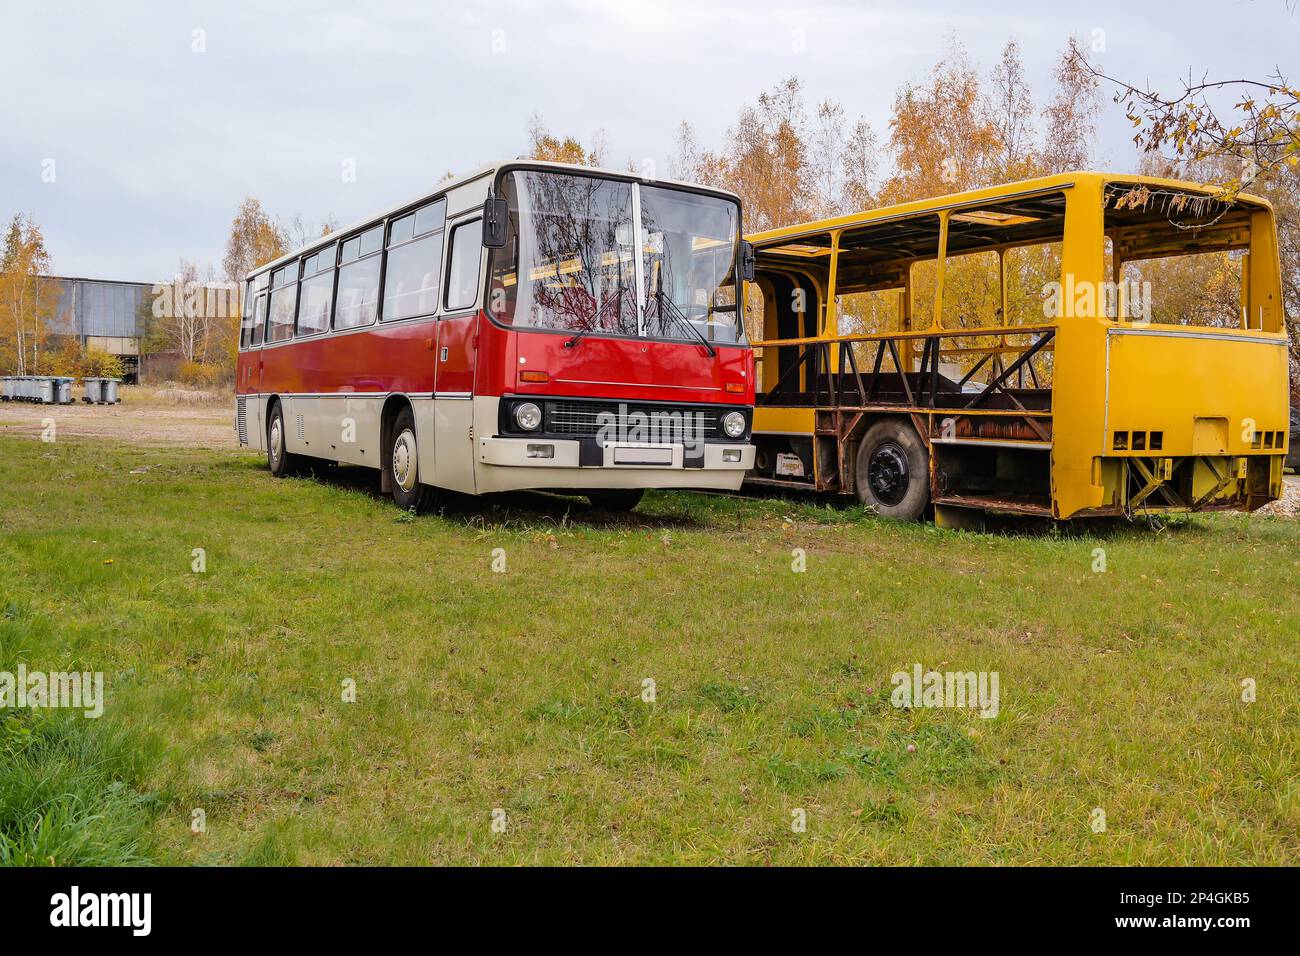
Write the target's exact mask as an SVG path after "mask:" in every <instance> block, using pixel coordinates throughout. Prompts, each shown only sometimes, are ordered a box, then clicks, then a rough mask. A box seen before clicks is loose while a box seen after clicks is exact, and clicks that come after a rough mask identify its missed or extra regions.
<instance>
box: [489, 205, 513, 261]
mask: <svg viewBox="0 0 1300 956" xmlns="http://www.w3.org/2000/svg"><path fill="white" fill-rule="evenodd" d="M509 217H510V209H509V207H508V206H507V205H506V201H505V200H504V199H490V198H489V199H486V200H484V202H483V245H484V246H486V247H487V248H489V249H504V248H505V247H506V220H507V219H508V218H509Z"/></svg>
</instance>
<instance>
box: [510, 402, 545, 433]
mask: <svg viewBox="0 0 1300 956" xmlns="http://www.w3.org/2000/svg"><path fill="white" fill-rule="evenodd" d="M515 424H516V425H518V426H519V427H520V428H522V429H523V430H524V431H526V432H535V431H537V429H539V428H541V427H542V410H541V409H540V408H538V407H537V406H536V405H535V404H534V403H532V402H520V403H519V404H518V405H516V406H515Z"/></svg>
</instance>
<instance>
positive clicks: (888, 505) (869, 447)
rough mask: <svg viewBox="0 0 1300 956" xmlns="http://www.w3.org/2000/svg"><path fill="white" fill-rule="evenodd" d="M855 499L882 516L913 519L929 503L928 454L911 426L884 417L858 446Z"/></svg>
mask: <svg viewBox="0 0 1300 956" xmlns="http://www.w3.org/2000/svg"><path fill="white" fill-rule="evenodd" d="M854 484H855V485H856V486H857V493H858V501H860V502H862V504H863V505H864V506H865V507H868V508H870V509H872V510H873V511H875V512H876V514H878V515H880V516H882V517H885V518H897V519H899V520H902V521H915V520H916V519H917V518H919V517H921V515H922V514H924V513H925V509H926V506H927V505H928V504H929V503H930V456H929V454H928V453H927V451H926V447H925V443H924V442H922V441H921V436H920V435H918V434H917V433H916V429H914V428H913V427H912V426H911V425H909V424H907V423H905V422H901V421H899V420H897V419H892V418H885V419H881V420H880V421H878V422H876V423H875V424H874V425H872V426H871V427H870V428H868V429H867V433H866V434H865V435H863V436H862V443H861V444H860V445H859V446H858V466H857V474H856V476H855V481H854Z"/></svg>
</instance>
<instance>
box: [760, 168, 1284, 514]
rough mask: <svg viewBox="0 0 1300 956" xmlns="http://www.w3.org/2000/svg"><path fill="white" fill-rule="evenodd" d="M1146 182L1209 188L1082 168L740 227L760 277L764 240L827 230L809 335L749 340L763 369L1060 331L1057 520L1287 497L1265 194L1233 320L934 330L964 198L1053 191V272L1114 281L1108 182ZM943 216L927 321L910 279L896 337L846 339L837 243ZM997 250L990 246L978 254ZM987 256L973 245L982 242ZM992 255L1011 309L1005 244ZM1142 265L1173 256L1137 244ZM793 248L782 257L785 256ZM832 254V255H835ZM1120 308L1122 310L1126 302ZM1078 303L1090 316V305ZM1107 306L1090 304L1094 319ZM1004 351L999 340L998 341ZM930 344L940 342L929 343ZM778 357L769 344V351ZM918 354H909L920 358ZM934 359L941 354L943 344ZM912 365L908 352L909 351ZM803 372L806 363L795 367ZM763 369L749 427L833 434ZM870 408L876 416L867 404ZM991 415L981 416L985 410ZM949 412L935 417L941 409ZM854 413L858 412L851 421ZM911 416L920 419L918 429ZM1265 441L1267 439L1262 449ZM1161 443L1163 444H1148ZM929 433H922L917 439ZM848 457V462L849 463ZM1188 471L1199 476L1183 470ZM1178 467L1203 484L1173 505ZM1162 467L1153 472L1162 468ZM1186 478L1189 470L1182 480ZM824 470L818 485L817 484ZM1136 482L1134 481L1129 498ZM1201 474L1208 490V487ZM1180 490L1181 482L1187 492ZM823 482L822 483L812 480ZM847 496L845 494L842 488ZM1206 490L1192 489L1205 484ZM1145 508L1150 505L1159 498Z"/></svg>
mask: <svg viewBox="0 0 1300 956" xmlns="http://www.w3.org/2000/svg"><path fill="white" fill-rule="evenodd" d="M1117 184H1119V185H1124V186H1130V185H1131V186H1134V187H1146V188H1147V189H1149V190H1151V191H1152V192H1157V191H1162V190H1175V191H1178V192H1180V193H1191V194H1197V195H1204V196H1207V197H1210V196H1213V194H1214V191H1213V189H1211V188H1209V187H1204V186H1201V185H1197V184H1194V183H1188V182H1182V181H1178V180H1167V179H1156V178H1152V177H1143V176H1130V175H1126V174H1109V173H1103V172H1077V173H1066V174H1061V175H1057V176H1049V177H1043V178H1039V179H1033V180H1027V181H1022V182H1017V183H1010V184H1006V185H1001V186H994V187H989V188H986V189H979V190H972V191H969V192H964V193H959V194H955V195H949V196H940V197H935V198H932V199H925V200H920V201H917V202H911V203H905V204H901V205H897V206H890V207H885V208H881V209H875V210H870V211H866V212H859V213H853V214H850V215H846V216H839V217H835V218H831V219H825V220H821V221H818V222H811V223H805V224H801V225H794V226H788V227H785V228H781V229H774V230H770V231H767V232H762V233H757V234H754V235H751V236H749V239H750V241H751V242H753V243H754V245H755V247H756V249H757V252H758V256H759V262H760V272H761V271H762V255H763V251H764V249H766V248H773V247H777V246H782V245H785V244H789V243H791V242H793V241H796V240H798V239H799V238H802V237H808V238H812V237H824V236H827V235H829V237H830V247H829V249H818V250H816V251H807V252H802V253H800V255H806V256H807V259H808V261H809V262H810V263H811V262H816V263H818V268H819V269H821V268H823V267H824V268H825V269H826V281H825V288H824V289H823V288H821V287H820V284H818V293H819V295H820V296H821V304H822V314H821V315H820V316H818V319H819V321H818V323H817V326H816V327H817V329H818V334H816V335H815V336H810V337H801V338H791V339H764V340H760V341H757V342H755V343H753V344H754V348H755V350H756V354H757V355H758V356H759V357H760V363H762V362H763V360H764V359H768V360H769V361H770V360H771V358H769V357H772V358H774V357H775V354H776V353H775V348H776V347H778V346H783V347H784V346H808V345H813V344H816V343H827V345H828V349H829V350H830V351H828V353H827V354H830V355H832V358H833V361H835V360H836V359H835V356H836V353H837V352H838V349H839V348H840V347H841V346H842V345H844V344H847V343H853V342H872V341H879V340H885V339H895V340H899V339H901V340H909V339H913V340H915V339H925V338H926V337H927V336H939V337H941V338H947V337H962V338H971V337H974V336H985V335H1002V336H1006V335H1026V334H1028V333H1036V332H1045V331H1047V330H1049V329H1050V330H1051V331H1052V332H1053V339H1054V340H1053V342H1052V346H1053V350H1054V358H1053V373H1052V385H1051V389H1052V395H1051V413H1050V418H1051V423H1050V424H1051V441H1050V448H1051V450H1050V455H1051V466H1050V471H1051V508H1050V510H1051V514H1052V515H1053V516H1054V517H1057V518H1069V517H1072V516H1077V515H1089V514H1113V513H1128V514H1133V513H1141V512H1143V511H1147V510H1151V509H1153V508H1155V509H1157V510H1202V509H1206V508H1215V507H1249V508H1253V507H1258V506H1259V505H1261V504H1263V503H1265V502H1266V501H1268V500H1271V499H1272V498H1275V497H1277V496H1278V495H1279V494H1280V492H1281V466H1280V463H1281V459H1282V456H1284V454H1285V452H1286V436H1287V433H1288V407H1287V403H1288V390H1287V350H1286V341H1287V338H1286V332H1285V321H1284V317H1283V307H1282V296H1281V283H1280V265H1279V257H1278V245H1277V229H1276V223H1275V220H1274V214H1273V209H1272V207H1271V205H1270V204H1269V203H1268V201H1267V200H1265V199H1262V198H1260V197H1255V196H1248V195H1243V196H1241V197H1239V198H1238V200H1237V203H1238V204H1239V205H1244V206H1246V207H1248V208H1249V209H1250V210H1251V215H1250V229H1249V236H1248V237H1246V238H1245V239H1244V240H1242V241H1243V242H1246V243H1248V247H1247V253H1246V255H1245V256H1244V257H1243V262H1244V265H1243V269H1242V308H1243V316H1244V317H1245V318H1244V321H1243V327H1242V328H1231V329H1225V328H1203V327H1195V326H1185V325H1166V324H1153V323H1145V322H1133V321H1128V320H1125V319H1124V318H1123V315H1124V313H1123V312H1121V313H1120V317H1119V318H1107V317H1105V316H1104V315H1099V314H1078V309H1077V307H1076V302H1075V301H1074V300H1073V299H1071V298H1068V297H1063V301H1062V303H1061V304H1062V311H1061V314H1060V317H1059V319H1058V320H1057V321H1054V322H1051V323H1047V324H1043V325H1040V326H1019V325H1015V326H1000V327H996V328H978V329H956V330H954V329H945V328H943V325H942V321H943V315H942V309H943V283H944V271H945V268H944V263H945V259H946V258H947V244H948V243H947V240H948V231H949V223H950V220H951V217H952V216H953V215H954V214H955V213H960V211H961V209H963V208H965V207H973V206H982V205H988V204H991V203H996V202H998V201H1002V200H1007V199H1010V198H1013V197H1021V196H1031V195H1033V194H1038V193H1041V194H1044V195H1048V194H1055V193H1058V192H1059V193H1062V194H1063V195H1064V197H1065V223H1064V238H1063V241H1062V243H1061V277H1062V279H1063V280H1064V278H1065V277H1067V276H1069V277H1071V278H1072V281H1073V283H1074V284H1075V286H1076V287H1082V284H1083V283H1093V284H1094V286H1093V287H1094V288H1095V289H1099V288H1101V287H1102V286H1103V284H1104V283H1105V281H1106V280H1107V279H1110V278H1112V276H1118V274H1119V270H1120V268H1121V267H1122V262H1123V254H1124V250H1122V249H1120V248H1119V247H1118V244H1115V245H1116V248H1115V254H1114V256H1113V262H1114V265H1113V268H1114V270H1115V271H1114V272H1113V273H1110V274H1108V269H1107V261H1106V258H1107V256H1106V247H1105V242H1106V238H1107V236H1106V227H1105V207H1104V199H1105V196H1106V191H1107V188H1108V187H1109V186H1112V185H1117ZM936 214H937V215H938V217H939V247H938V251H937V256H936V259H935V262H936V270H935V297H934V310H933V314H932V315H931V316H930V321H929V323H928V326H927V327H926V328H924V329H918V328H915V327H911V328H909V327H908V326H907V323H908V322H909V321H910V322H913V323H914V322H915V321H916V319H917V317H916V316H915V315H914V314H913V309H912V306H913V305H914V302H915V298H914V296H915V289H914V288H912V283H911V281H910V278H909V279H908V283H907V287H906V288H905V289H904V290H903V291H904V295H905V296H906V299H907V302H906V308H903V309H900V320H901V321H902V322H903V323H904V328H903V330H902V331H900V332H898V333H896V334H889V333H873V334H860V335H839V334H838V329H837V328H835V327H834V324H835V322H836V310H835V291H836V282H837V278H838V272H839V252H840V241H841V237H842V236H843V234H844V233H845V231H846V230H849V229H852V228H855V227H859V226H864V225H870V224H875V223H883V222H887V221H890V220H897V219H906V218H911V217H921V216H932V215H936ZM986 248H990V247H986ZM981 251H982V250H981ZM996 251H997V252H998V255H999V273H1000V275H1001V277H1002V279H1003V282H1002V297H1003V311H1002V314H1003V316H1005V315H1006V294H1007V292H1006V282H1005V278H1006V261H1005V252H1006V250H1005V248H998V249H997V250H996ZM1140 251H1141V252H1142V256H1141V257H1142V258H1148V257H1150V256H1152V255H1162V254H1170V253H1169V252H1162V251H1160V249H1159V248H1157V247H1154V246H1153V247H1150V248H1147V247H1142V248H1141V250H1140ZM787 257H788V253H787ZM828 257H829V258H828ZM1121 308H1123V305H1122V304H1121ZM1085 311H1086V310H1085ZM1097 311H1100V310H1094V312H1097ZM1003 344H1004V345H1005V338H1004V339H1003ZM935 348H936V349H938V348H940V346H935ZM769 349H770V350H771V351H767V350H769ZM913 354H914V353H913ZM943 354H948V352H947V350H944V351H943ZM909 361H910V360H909ZM800 374H801V375H802V374H803V373H802V372H801V373H800ZM769 379H770V376H769V377H767V378H765V377H764V375H763V374H762V372H761V371H760V376H759V385H760V405H759V407H758V408H757V409H756V411H755V423H754V427H755V432H756V433H758V434H760V435H761V434H763V433H781V434H789V435H799V436H807V437H809V438H812V437H813V436H814V435H815V434H830V433H831V432H829V431H828V430H827V427H826V426H825V425H823V427H822V429H821V431H820V432H819V430H818V413H820V412H823V411H827V409H823V408H816V409H815V408H809V407H805V406H780V405H763V404H761V400H762V399H761V396H762V394H763V393H764V390H765V389H769V388H771V386H772V384H773V383H772V381H771V380H769ZM866 411H867V412H871V411H873V409H866ZM874 411H888V412H889V413H892V414H898V413H899V412H900V411H902V412H906V413H908V414H914V415H918V416H931V415H934V414H936V413H935V412H933V411H932V410H927V409H923V408H905V409H901V410H900V409H898V408H894V409H889V410H883V409H874ZM990 413H991V410H985V411H983V412H977V413H975V414H984V415H988V414H990ZM939 414H942V413H939ZM855 422H856V419H855ZM918 423H919V422H918ZM1260 434H1266V435H1268V436H1269V437H1268V439H1267V442H1266V443H1265V442H1262V441H1261V440H1260V438H1259V437H1258V436H1259V435H1260ZM1121 435H1123V437H1124V441H1125V443H1126V445H1127V442H1128V436H1135V437H1134V442H1136V440H1137V439H1136V436H1138V435H1141V436H1142V441H1143V442H1144V447H1142V448H1135V447H1123V448H1121V447H1120V438H1121ZM1156 435H1158V436H1160V439H1161V441H1160V447H1159V448H1158V449H1153V448H1147V447H1145V442H1147V441H1151V440H1154V439H1153V438H1150V437H1148V436H1156ZM924 437H926V438H927V440H928V438H929V436H928V435H927V436H924ZM843 460H844V459H843V455H841V461H843ZM1186 469H1191V470H1192V471H1194V472H1195V474H1192V473H1191V472H1190V471H1186ZM1176 474H1181V475H1184V480H1185V481H1189V482H1190V486H1191V487H1193V488H1195V489H1196V490H1197V491H1198V494H1197V495H1196V496H1195V497H1194V498H1193V500H1191V501H1181V500H1179V499H1178V498H1177V496H1174V495H1171V494H1158V493H1157V492H1160V491H1161V489H1165V490H1166V491H1167V490H1168V489H1169V488H1170V487H1171V485H1170V482H1172V481H1173V480H1174V478H1175V475H1176ZM1162 475H1163V476H1164V477H1163V478H1161V477H1160V476H1162ZM1188 476H1190V477H1188ZM820 477H821V476H818V478H819V481H820ZM1134 482H1136V483H1137V486H1138V487H1139V488H1140V490H1139V491H1138V492H1137V494H1131V492H1130V489H1131V488H1132V487H1134ZM1207 483H1208V484H1207ZM1185 486H1186V485H1185ZM819 487H820V484H819ZM841 490H845V489H841ZM1203 490H1205V491H1209V492H1210V493H1209V494H1207V495H1201V494H1199V492H1201V491H1203ZM1153 502H1156V503H1155V504H1153Z"/></svg>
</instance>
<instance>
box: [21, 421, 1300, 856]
mask: <svg viewBox="0 0 1300 956" xmlns="http://www.w3.org/2000/svg"><path fill="white" fill-rule="evenodd" d="M372 485H373V483H372V482H371V481H370V480H369V479H368V478H367V477H365V476H364V475H362V476H361V477H358V476H357V475H349V474H346V473H344V474H342V475H341V476H339V477H336V478H332V479H330V480H328V481H311V480H285V481H278V480H276V479H273V478H272V477H270V475H269V474H268V473H267V472H266V471H265V469H264V467H263V465H262V464H261V462H260V461H259V460H258V459H256V458H254V457H251V456H249V455H247V454H241V453H237V452H227V451H220V450H206V451H200V450H186V449H167V448H139V447H133V446H131V445H127V444H121V443H117V442H113V441H109V440H104V439H71V440H61V441H59V442H58V443H56V444H43V443H41V442H39V441H35V440H33V439H32V438H30V437H0V670H9V671H13V670H14V669H15V668H16V667H17V665H18V663H20V662H22V663H25V664H26V665H27V667H28V668H29V669H42V670H46V671H55V670H72V669H77V670H90V671H103V672H104V674H105V680H106V697H107V702H106V707H105V714H104V716H103V717H102V718H100V719H99V720H90V719H86V718H84V717H82V716H80V714H79V713H78V714H69V713H67V712H65V711H39V712H31V711H26V710H24V711H17V710H12V711H8V712H5V711H0V862H4V861H8V862H19V863H21V862H38V863H47V862H51V861H52V862H55V863H79V862H88V863H100V862H148V861H154V862H168V863H236V864H237V863H310V864H334V863H341V864H349V863H411V864H423V863H489V864H514V863H580V862H581V863H594V864H606V863H715V862H726V863H736V864H767V863H777V864H799V863H841V864H862V863H896V864H906V863H946V864H966V863H970V864H996V863H1016V864H1029V863H1061V864H1095V863H1146V864H1172V863H1199V864H1236V863H1274V864H1282V863H1291V862H1294V860H1295V856H1296V853H1297V851H1300V783H1298V782H1297V781H1298V780H1300V730H1298V729H1297V728H1298V727H1300V724H1298V722H1297V717H1298V716H1300V715H1298V714H1297V701H1298V700H1300V654H1297V651H1296V638H1297V634H1300V597H1298V596H1297V593H1296V580H1297V577H1298V575H1300V522H1296V521H1288V520H1284V519H1275V518H1260V517H1255V518H1248V517H1245V516H1222V517H1214V518H1198V519H1195V520H1192V521H1188V522H1184V523H1180V524H1177V525H1174V526H1170V527H1166V528H1164V529H1161V530H1155V529H1151V528H1148V527H1145V526H1138V527H1129V526H1124V525H1119V526H1117V525H1108V526H1099V527H1093V528H1084V529H1077V528H1076V529H1072V530H1068V531H1065V532H1050V531H1048V530H1045V529H1043V528H1042V527H1032V528H1024V529H1020V530H1018V531H1015V532H1011V533H1009V532H1006V531H1004V532H1002V533H998V534H967V533H957V532H946V531H939V530H936V529H934V528H933V527H929V526H925V525H898V524H891V523H887V522H882V521H880V520H877V519H874V518H872V517H870V516H867V515H864V514H863V513H862V512H861V511H860V510H857V509H843V508H838V507H829V506H825V505H823V504H819V503H816V502H812V501H808V500H803V501H788V500H781V499H761V500H737V499H728V498H723V497H716V496H703V495H691V494H654V495H650V496H648V497H647V499H646V501H645V503H644V504H643V505H642V507H641V509H640V510H639V511H638V512H637V513H635V514H633V515H631V516H616V515H611V514H606V513H602V512H596V511H593V510H591V509H590V508H588V507H587V506H586V504H585V503H583V502H578V501H566V500H564V499H558V498H547V497H544V496H528V495H524V496H516V497H512V498H509V499H505V500H503V501H496V502H492V501H487V500H482V501H472V502H468V503H467V502H465V501H457V502H453V503H451V504H450V505H449V507H448V508H447V510H445V511H444V512H443V513H442V514H440V515H429V516H423V517H419V518H415V517H413V516H411V515H406V514H402V513H400V512H398V511H396V510H395V509H394V508H393V506H392V505H391V504H390V503H388V502H386V501H384V500H381V499H379V498H378V497H377V496H376V494H375V493H374V491H373V490H372ZM195 548H202V549H204V550H205V552H206V571H205V572H204V573H196V572H195V571H194V570H193V569H192V562H193V561H194V556H193V549H195ZM1098 548H1100V549H1104V558H1105V563H1106V568H1107V570H1106V571H1105V573H1096V572H1094V570H1093V567H1094V563H1095V562H1096V560H1097V558H1098V555H1097V553H1096V549H1098ZM494 549H503V553H504V559H505V562H506V569H505V571H504V572H503V573H495V572H494V571H493V570H492V562H493V559H494ZM794 549H803V550H804V552H805V554H806V571H804V572H802V573H796V572H795V571H793V570H792V562H793V561H794V558H793V557H792V551H794ZM496 556H497V558H498V559H499V558H500V557H501V556H502V553H501V552H497V554H496ZM915 663H920V664H922V665H923V666H925V667H926V668H931V667H933V668H936V669H938V670H941V671H942V670H960V671H997V672H998V673H999V675H1000V712H999V714H998V716H997V717H996V718H995V719H983V718H981V717H979V716H978V715H977V714H976V713H975V712H974V711H971V710H954V709H921V708H918V709H900V708H895V707H893V706H891V704H890V691H891V686H890V675H891V674H893V673H894V672H895V671H900V670H906V671H910V670H911V668H912V666H913V664H915ZM1247 678H1250V679H1253V680H1254V681H1255V685H1256V688H1257V699H1256V700H1255V701H1254V702H1253V703H1246V702H1243V700H1242V681H1243V680H1244V679H1247ZM646 679H651V680H653V681H654V691H655V694H654V696H655V700H654V702H653V703H647V702H644V701H643V699H642V696H643V687H644V686H645V685H644V684H643V682H644V681H645V680H646ZM350 681H352V682H355V698H356V699H355V702H347V701H345V700H344V699H343V698H344V696H345V691H346V688H347V686H350V685H349V684H348V683H347V682H350ZM1094 808H1101V809H1102V810H1104V812H1105V819H1106V829H1105V830H1104V831H1103V832H1095V831H1094V829H1093V827H1092V826H1091V825H1090V822H1091V820H1092V819H1093V817H1092V813H1093V811H1094ZM497 809H499V810H501V811H504V831H503V832H496V831H495V830H494V828H493V820H494V816H493V813H494V810H497ZM195 810H202V811H203V814H204V816H205V820H206V831H205V832H202V833H198V834H195V833H193V832H192V829H191V822H192V820H193V819H194V811H195ZM797 810H802V811H803V812H804V815H805V817H806V830H805V831H804V832H795V829H794V828H793V827H792V821H794V820H795V818H796V816H797V815H796V814H795V811H797ZM497 819H498V820H500V819H501V817H500V815H498V817H497Z"/></svg>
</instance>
